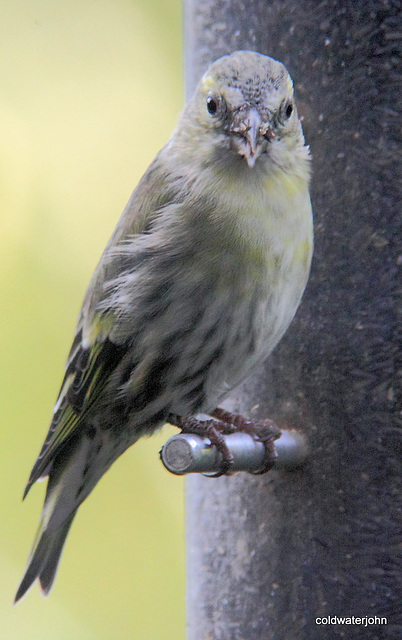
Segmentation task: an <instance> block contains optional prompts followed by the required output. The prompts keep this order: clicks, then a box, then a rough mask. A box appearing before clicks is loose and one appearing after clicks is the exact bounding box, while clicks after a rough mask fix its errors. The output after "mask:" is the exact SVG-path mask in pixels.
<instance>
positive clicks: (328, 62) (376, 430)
mask: <svg viewBox="0 0 402 640" xmlns="http://www.w3.org/2000/svg"><path fill="white" fill-rule="evenodd" d="M184 4H185V25H184V29H185V65H186V83H187V91H188V92H191V91H192V89H193V88H194V85H195V82H196V80H197V79H198V78H199V77H200V75H201V73H202V72H203V71H204V70H205V68H206V66H207V65H208V63H209V62H211V61H212V60H214V59H216V58H217V57H219V56H220V55H223V54H226V53H229V52H231V51H233V50H235V49H241V48H243V49H254V50H258V51H260V52H261V53H266V54H269V55H271V56H273V57H275V58H277V59H279V60H281V61H282V62H283V63H284V64H285V65H286V67H287V68H288V69H289V71H290V73H291V75H292V77H293V79H294V81H295V86H296V92H297V97H298V105H299V111H300V112H301V113H302V114H303V116H304V123H303V126H304V131H305V134H306V138H307V141H308V142H309V143H310V145H311V148H312V154H313V171H314V177H313V185H312V199H313V208H314V213H315V245H316V248H315V256H314V260H313V269H312V275H311V278H310V282H309V285H308V288H307V292H306V294H305V297H304V300H303V302H302V305H301V308H300V309H299V311H298V313H297V316H296V319H295V321H294V322H293V324H292V326H291V328H290V330H289V331H288V332H287V334H286V336H285V338H284V339H283V340H282V342H281V344H280V346H279V347H278V348H277V349H276V351H275V353H274V354H273V356H272V357H271V358H270V359H269V361H268V362H267V364H266V367H265V368H264V370H262V371H260V372H259V374H258V375H256V376H255V377H254V378H253V379H252V380H249V381H248V382H247V383H246V385H244V386H243V387H242V388H241V389H240V391H239V392H238V393H237V394H236V395H235V396H234V398H233V400H232V403H231V405H230V408H231V409H232V410H235V411H239V412H243V413H246V414H247V413H248V414H249V415H250V412H251V411H252V408H253V411H254V414H253V415H255V416H257V417H261V418H262V417H269V418H272V419H274V420H275V421H276V422H277V424H278V425H279V426H286V425H291V426H292V427H295V428H297V429H301V430H303V431H304V432H305V433H306V434H307V435H308V440H309V447H310V450H311V460H310V461H309V463H308V464H307V466H306V467H305V468H303V469H302V470H298V471H294V472H289V471H279V470H278V471H277V470H273V471H270V473H269V474H267V475H265V476H260V477H258V476H256V477H253V476H250V475H247V474H244V473H241V474H237V475H235V476H233V477H223V478H218V479H213V480H211V479H208V478H204V477H202V476H200V475H196V474H195V475H192V476H190V477H189V478H188V480H187V545H188V587H187V609H188V640H206V638H209V639H211V640H270V639H274V638H275V640H303V639H306V640H307V639H313V640H314V639H316V638H320V639H323V640H325V639H333V638H350V637H353V638H355V637H358V638H365V639H373V640H374V638H397V636H398V627H397V625H398V623H399V624H401V621H400V620H399V621H397V617H396V616H397V614H396V608H397V604H396V603H397V602H398V598H400V594H398V593H397V586H398V569H397V567H398V565H397V555H396V549H397V542H398V539H399V533H400V529H399V525H398V520H397V513H398V512H397V506H398V505H397V495H398V494H397V487H398V484H399V482H400V480H399V477H400V464H399V462H398V458H397V443H398V440H397V431H396V428H395V426H394V423H393V420H392V412H393V410H394V411H395V409H396V400H395V396H396V386H395V373H394V372H395V357H396V352H397V342H396V329H395V311H394V302H395V297H396V269H397V264H398V263H397V250H396V234H397V230H398V229H397V217H396V203H397V200H398V198H397V188H396V161H397V147H396V142H395V130H396V109H395V107H396V101H397V88H396V81H397V76H396V61H397V53H396V52H397V49H396V42H397V40H396V38H397V24H398V22H397V21H398V15H397V11H398V6H397V5H398V3H396V2H395V3H394V2H392V1H391V0H390V1H382V0H381V1H379V0H378V1H373V0H368V1H367V0H356V1H354V2H346V1H345V0H343V1H342V0H331V2H329V1H325V0H324V1H322V2H314V1H313V0H298V1H296V0H272V1H267V0H254V1H252V0H185V3H184ZM256 405H258V406H257V407H256ZM399 442H400V440H399ZM399 602H400V600H399ZM326 616H368V617H370V616H371V617H374V616H379V617H381V616H383V617H386V618H387V622H388V624H387V625H383V626H376V625H373V624H371V623H370V624H369V623H367V626H364V625H363V624H360V626H359V625H357V626H354V627H353V629H352V628H351V627H350V626H339V625H338V626H336V625H335V626H331V625H329V624H319V623H318V624H317V622H316V618H318V617H320V618H321V617H326ZM399 631H400V627H399Z"/></svg>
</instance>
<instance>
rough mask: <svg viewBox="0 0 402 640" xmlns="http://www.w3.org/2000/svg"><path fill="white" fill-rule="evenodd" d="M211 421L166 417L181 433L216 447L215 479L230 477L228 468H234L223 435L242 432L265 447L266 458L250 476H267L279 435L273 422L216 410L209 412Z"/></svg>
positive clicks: (273, 460)
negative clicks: (219, 459)
mask: <svg viewBox="0 0 402 640" xmlns="http://www.w3.org/2000/svg"><path fill="white" fill-rule="evenodd" d="M211 416H212V418H213V419H212V420H197V419H196V418H193V417H187V418H182V417H181V416H177V415H170V416H169V420H168V421H169V423H170V424H173V425H175V426H177V427H179V429H181V431H182V433H193V434H196V435H199V436H201V437H204V438H208V439H209V441H210V442H211V445H215V446H216V448H217V449H218V451H219V453H220V454H221V455H222V465H221V468H220V470H219V471H218V473H216V474H214V477H219V476H222V475H230V468H231V466H232V464H233V456H232V454H231V452H230V451H229V448H228V446H227V444H226V442H225V438H224V436H225V435H230V434H231V433H236V432H239V431H241V432H243V433H248V434H250V435H251V436H252V437H253V438H255V439H256V440H259V441H260V442H262V443H263V444H264V448H265V458H264V463H263V466H262V467H261V469H260V470H259V471H257V472H252V473H254V474H256V475H259V474H261V473H266V472H267V471H269V469H271V467H272V466H273V464H274V462H275V457H276V454H275V448H274V441H275V440H276V439H277V438H279V436H280V435H281V432H280V430H279V428H278V427H277V426H276V425H275V424H274V422H273V421H272V420H258V421H257V420H250V419H249V418H245V417H244V416H242V415H240V414H238V413H231V412H230V411H226V410H225V409H220V408H217V409H215V410H214V411H212V412H211Z"/></svg>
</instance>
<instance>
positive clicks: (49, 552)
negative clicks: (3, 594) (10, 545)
mask: <svg viewBox="0 0 402 640" xmlns="http://www.w3.org/2000/svg"><path fill="white" fill-rule="evenodd" d="M74 516H75V511H74V512H73V514H72V516H71V517H70V518H69V519H68V520H67V521H66V523H65V524H64V525H63V526H62V527H61V528H60V529H59V530H58V531H54V532H47V531H46V530H44V531H43V530H42V527H41V526H40V528H39V531H38V534H37V538H36V541H35V543H34V546H33V550H32V554H31V557H30V559H29V562H28V566H27V569H26V571H25V574H24V577H23V578H22V580H21V583H20V586H19V587H18V591H17V594H16V596H15V600H14V604H16V603H17V602H18V600H20V599H21V598H22V597H23V596H24V595H25V593H26V592H27V591H28V589H29V588H30V587H31V585H32V584H33V583H34V582H35V580H36V578H38V579H39V583H40V586H41V589H42V591H43V593H44V594H45V595H47V594H48V593H49V591H50V590H51V588H52V585H53V582H54V579H55V577H56V571H57V567H58V564H59V561H60V556H61V552H62V551H63V546H64V543H65V541H66V537H67V534H68V531H69V529H70V526H71V523H72V521H73V520H74Z"/></svg>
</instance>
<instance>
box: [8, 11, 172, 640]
mask: <svg viewBox="0 0 402 640" xmlns="http://www.w3.org/2000/svg"><path fill="white" fill-rule="evenodd" d="M0 25H1V26H0V33H1V37H0V84H1V88H2V89H1V94H0V225H1V226H0V264H1V279H0V296H1V304H2V312H1V314H0V340H1V369H0V376H1V380H0V389H1V400H0V402H1V404H0V410H1V431H0V438H1V441H0V450H1V452H2V454H1V455H2V460H1V474H2V476H3V477H2V478H1V486H2V493H1V498H0V501H1V514H2V518H1V520H2V524H1V529H0V554H1V572H0V621H1V623H0V625H1V637H2V638H7V640H26V639H27V638H29V639H30V640H35V639H36V638H37V639H40V640H71V638H74V640H80V639H85V640H91V639H92V638H94V639H95V638H96V639H97V640H102V639H103V638H119V640H128V639H130V640H131V639H133V638H141V639H144V640H170V639H171V640H173V639H174V640H180V638H184V531H183V517H184V514H183V484H182V481H181V480H180V479H178V478H174V477H173V476H170V475H169V474H168V473H167V472H166V471H165V470H164V469H163V468H162V466H161V464H160V463H159V460H158V450H159V448H160V446H161V444H162V442H164V441H165V439H166V438H167V437H168V435H169V430H168V429H167V428H165V430H164V431H163V433H162V434H159V435H158V436H155V437H153V438H151V439H149V440H146V441H143V442H140V443H138V444H137V445H136V446H135V447H133V448H132V449H130V450H129V451H127V452H126V453H125V454H124V456H122V458H121V459H120V460H119V461H117V462H116V463H115V464H114V465H113V467H112V469H111V470H110V471H109V472H108V473H107V474H106V475H105V476H104V478H103V479H102V481H101V482H100V483H99V485H98V486H97V487H96V489H95V490H94V492H93V494H92V495H91V496H90V497H89V498H88V500H87V501H86V502H85V504H84V505H83V507H82V508H81V509H80V512H79V515H78V517H77V519H76V521H75V522H74V526H73V528H72V530H71V533H70V535H69V539H68V541H67V545H66V549H65V552H64V554H63V558H62V561H61V567H60V571H59V575H58V578H57V580H56V586H55V589H54V591H53V593H52V594H51V596H50V597H49V598H48V599H43V598H41V597H40V595H39V590H38V587H37V586H36V585H35V586H34V588H33V589H32V591H31V592H30V593H29V595H28V596H27V597H26V598H25V600H24V601H23V602H22V603H21V604H20V605H19V606H18V607H16V608H13V607H12V600H13V596H14V593H15V589H16V587H17V585H18V582H19V580H20V578H21V577H22V573H23V569H24V566H25V562H26V560H27V557H28V552H29V549H30V546H31V544H32V541H33V538H34V534H35V530H36V526H37V523H38V520H39V513H40V509H41V506H42V501H43V494H44V485H43V484H42V485H38V486H35V487H34V488H33V490H32V492H31V494H30V496H29V498H28V500H27V501H26V502H25V503H24V505H23V506H22V505H21V495H22V491H23V488H24V485H25V482H26V480H27V478H28V474H29V471H30V468H31V466H32V464H33V462H34V460H35V457H36V456H37V454H38V452H39V448H40V446H41V444H42V441H43V438H44V436H45V435H46V431H47V428H48V425H49V419H50V416H51V412H52V408H53V402H54V400H55V397H56V394H57V391H58V386H59V384H60V382H61V377H62V373H63V366H64V360H65V357H66V355H67V352H68V350H69V347H70V343H71V340H72V336H73V330H74V325H75V321H76V317H77V314H78V310H79V307H80V304H81V300H82V297H83V294H84V292H85V288H86V286H87V283H88V281H89V278H90V276H91V273H92V270H93V269H94V267H95V264H96V262H97V260H98V258H99V256H100V254H101V252H102V250H103V247H104V245H105V244H106V242H107V239H108V237H109V235H110V234H111V232H112V230H113V228H114V225H115V223H116V222H117V220H118V217H119V215H120V213H121V211H122V210H123V207H124V205H125V202H126V200H127V199H128V197H129V195H130V193H131V191H132V189H133V188H134V186H135V185H136V183H137V182H138V180H139V178H140V177H141V174H142V173H143V172H144V170H145V169H146V167H147V166H148V164H149V163H150V162H151V160H152V158H153V156H154V155H155V153H156V152H157V151H158V149H159V148H160V147H161V146H162V145H163V144H164V143H165V142H166V140H167V139H168V137H169V136H170V133H171V130H172V129H173V127H174V125H175V122H176V120H177V116H178V113H179V111H180V108H181V105H182V100H183V95H182V81H181V64H182V63H181V58H182V53H181V4H180V1H179V0H131V1H128V0H127V1H123V0H115V1H114V2H113V1H112V0H98V2H92V1H91V0H70V1H69V2H63V1H62V0H16V1H15V2H11V1H10V0H8V1H7V0H0Z"/></svg>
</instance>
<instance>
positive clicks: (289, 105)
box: [285, 102, 293, 118]
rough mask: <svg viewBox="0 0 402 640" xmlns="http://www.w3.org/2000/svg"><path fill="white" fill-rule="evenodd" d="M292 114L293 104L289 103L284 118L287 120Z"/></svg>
mask: <svg viewBox="0 0 402 640" xmlns="http://www.w3.org/2000/svg"><path fill="white" fill-rule="evenodd" d="M292 113H293V104H292V103H291V102H289V104H288V106H287V107H286V111H285V116H286V117H287V118H290V116H291V115H292Z"/></svg>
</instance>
